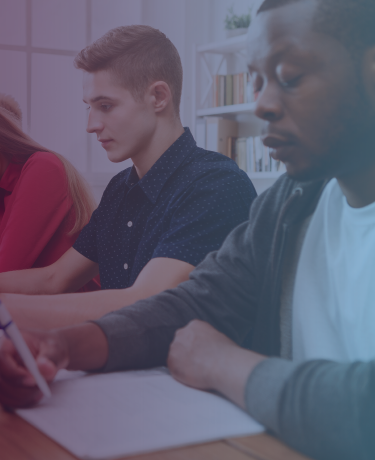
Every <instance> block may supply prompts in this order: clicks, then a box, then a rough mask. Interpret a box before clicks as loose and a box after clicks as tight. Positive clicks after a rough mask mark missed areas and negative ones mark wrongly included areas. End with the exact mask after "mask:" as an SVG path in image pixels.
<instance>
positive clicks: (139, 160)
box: [132, 118, 184, 179]
mask: <svg viewBox="0 0 375 460" xmlns="http://www.w3.org/2000/svg"><path fill="white" fill-rule="evenodd" d="M183 133H184V128H183V126H182V124H181V121H180V119H179V118H175V119H173V120H170V119H166V118H164V119H161V120H159V123H158V126H157V127H156V129H155V131H154V133H153V135H152V137H151V139H150V141H149V142H148V143H147V145H146V146H145V148H144V149H143V150H142V152H139V153H138V154H137V155H136V156H135V157H133V158H132V160H133V163H134V167H135V169H136V171H137V174H138V177H139V178H140V179H141V178H142V177H143V176H144V175H145V174H146V173H147V172H148V171H149V170H150V169H151V167H152V166H153V165H154V164H155V163H156V162H157V160H158V159H159V158H160V157H161V156H162V155H163V153H164V152H165V151H166V150H167V149H168V148H169V147H170V146H171V145H172V144H173V143H174V142H176V140H177V139H178V138H179V137H180V136H181V135H182V134H183Z"/></svg>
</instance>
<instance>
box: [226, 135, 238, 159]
mask: <svg viewBox="0 0 375 460" xmlns="http://www.w3.org/2000/svg"><path fill="white" fill-rule="evenodd" d="M236 141H237V137H232V136H230V137H228V140H227V152H226V156H227V157H229V158H231V159H232V160H233V161H236Z"/></svg>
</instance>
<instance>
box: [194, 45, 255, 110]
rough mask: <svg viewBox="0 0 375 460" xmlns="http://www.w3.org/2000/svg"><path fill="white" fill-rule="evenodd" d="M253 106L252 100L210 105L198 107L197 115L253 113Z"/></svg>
mask: <svg viewBox="0 0 375 460" xmlns="http://www.w3.org/2000/svg"><path fill="white" fill-rule="evenodd" d="M236 38H237V37H236ZM254 107H255V106H254V103H253V102H250V103H247V104H235V105H223V106H221V107H212V108H210V109H199V110H197V116H198V117H207V116H210V115H225V114H228V113H233V114H236V113H245V112H248V113H253V112H254Z"/></svg>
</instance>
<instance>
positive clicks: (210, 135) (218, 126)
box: [206, 117, 238, 155]
mask: <svg viewBox="0 0 375 460" xmlns="http://www.w3.org/2000/svg"><path fill="white" fill-rule="evenodd" d="M237 133H238V124H237V122H235V121H233V120H228V119H226V118H221V117H207V119H206V149H207V150H211V151H213V152H219V153H221V154H223V155H227V152H228V137H237Z"/></svg>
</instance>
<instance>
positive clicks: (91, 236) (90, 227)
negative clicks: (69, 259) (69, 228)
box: [73, 210, 99, 263]
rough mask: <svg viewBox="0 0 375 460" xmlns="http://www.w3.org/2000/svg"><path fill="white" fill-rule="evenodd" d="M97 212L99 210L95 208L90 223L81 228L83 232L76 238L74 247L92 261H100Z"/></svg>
mask: <svg viewBox="0 0 375 460" xmlns="http://www.w3.org/2000/svg"><path fill="white" fill-rule="evenodd" d="M96 214H97V211H96V210H95V211H94V212H93V213H92V215H91V219H90V221H89V223H88V224H87V225H86V226H85V227H83V229H82V230H81V233H80V234H79V236H78V238H77V239H76V242H75V243H74V245H73V248H74V249H75V250H76V251H78V252H79V253H80V254H82V255H83V256H85V257H86V258H87V259H89V260H91V261H92V262H96V263H98V262H99V259H98V247H97V240H96V227H97V226H96Z"/></svg>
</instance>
